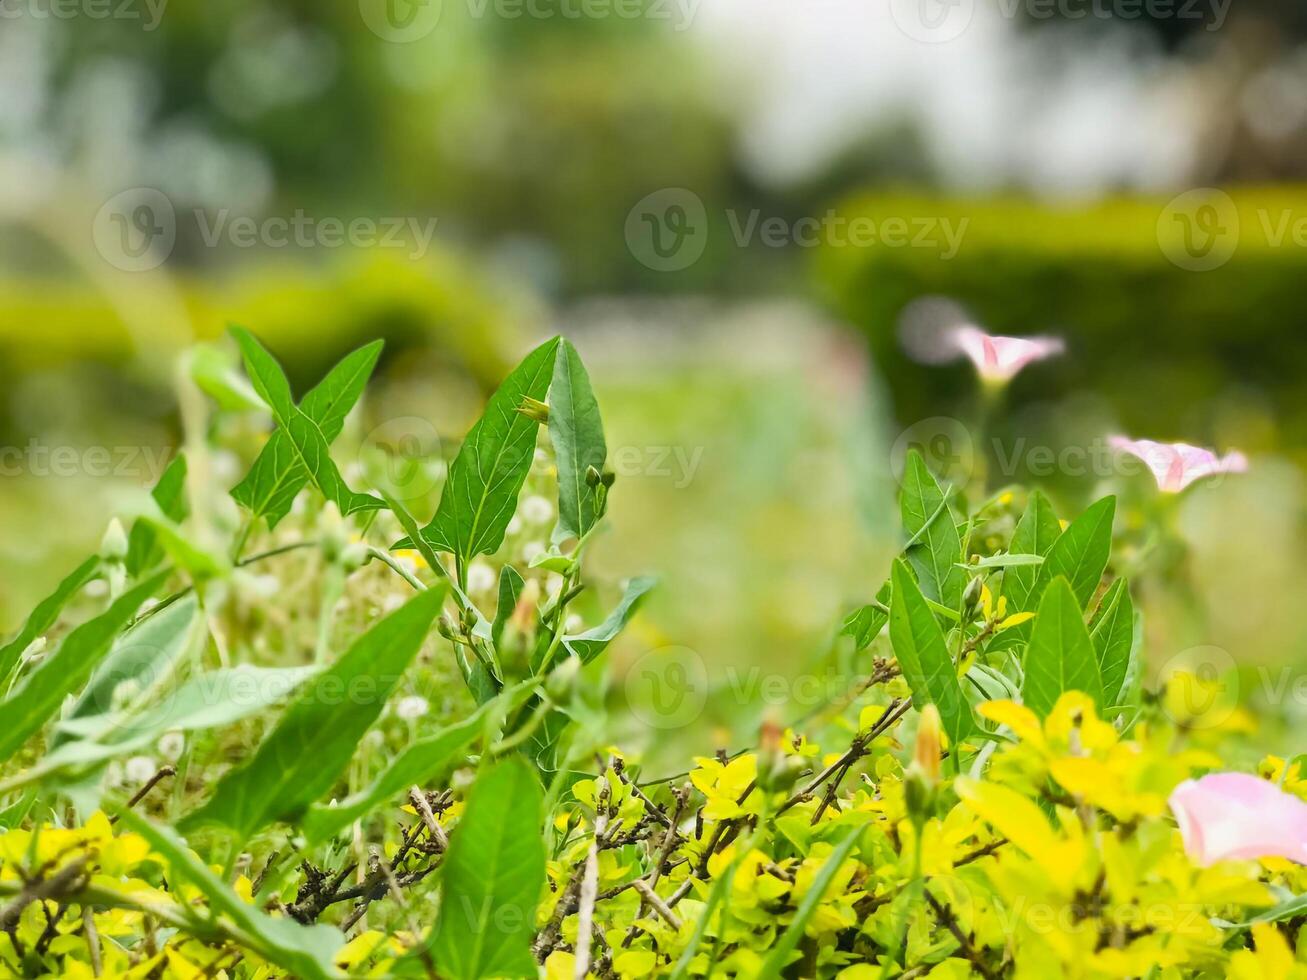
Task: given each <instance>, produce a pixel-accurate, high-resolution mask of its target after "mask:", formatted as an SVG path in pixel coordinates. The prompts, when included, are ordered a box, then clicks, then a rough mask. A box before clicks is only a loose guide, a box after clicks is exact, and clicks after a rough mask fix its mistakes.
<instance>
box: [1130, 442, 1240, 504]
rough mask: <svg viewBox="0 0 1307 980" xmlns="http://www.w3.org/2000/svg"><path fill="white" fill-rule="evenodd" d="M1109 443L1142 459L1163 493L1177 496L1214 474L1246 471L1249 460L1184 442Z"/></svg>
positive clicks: (1234, 453)
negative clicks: (1219, 454)
mask: <svg viewBox="0 0 1307 980" xmlns="http://www.w3.org/2000/svg"><path fill="white" fill-rule="evenodd" d="M1109 442H1110V443H1111V444H1112V447H1113V448H1114V449H1119V450H1120V451H1121V452H1125V453H1129V454H1130V455H1132V456H1137V457H1139V458H1140V459H1142V460H1143V461H1144V463H1145V464H1146V465H1147V466H1148V468H1149V469H1150V470H1152V472H1153V477H1154V478H1155V479H1156V480H1157V486H1158V488H1159V489H1160V490H1161V491H1162V492H1163V493H1179V492H1180V491H1181V490H1183V489H1184V488H1185V487H1187V486H1189V484H1191V483H1193V482H1194V481H1195V480H1201V479H1202V478H1203V477H1205V476H1212V475H1213V474H1215V473H1243V472H1245V471H1246V470H1247V469H1248V458H1247V457H1246V456H1244V454H1243V453H1240V452H1229V453H1226V454H1225V455H1224V456H1217V455H1216V453H1214V452H1212V451H1211V450H1210V449H1200V448H1199V447H1197V446H1190V445H1189V444H1188V443H1184V442H1153V441H1152V440H1151V439H1127V438H1126V437H1125V436H1112V438H1111V439H1110V440H1109Z"/></svg>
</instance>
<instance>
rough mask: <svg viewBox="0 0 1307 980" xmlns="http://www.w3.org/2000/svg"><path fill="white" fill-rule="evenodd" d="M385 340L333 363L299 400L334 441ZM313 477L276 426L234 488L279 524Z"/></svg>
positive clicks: (325, 435)
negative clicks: (324, 374) (243, 477)
mask: <svg viewBox="0 0 1307 980" xmlns="http://www.w3.org/2000/svg"><path fill="white" fill-rule="evenodd" d="M382 344H383V342H382V341H380V340H378V341H374V342H373V343H370V344H367V345H366V346H364V347H360V348H359V349H358V350H356V351H354V352H353V353H351V354H349V355H347V356H346V357H344V358H343V359H342V360H341V361H340V363H339V364H337V365H336V366H335V367H333V368H332V369H331V370H330V371H329V372H328V373H327V376H326V377H325V378H323V379H322V380H321V381H320V382H319V383H318V384H317V385H316V386H315V387H314V388H313V389H312V390H311V391H309V393H308V394H307V395H305V396H304V399H303V400H302V401H301V402H300V411H302V412H303V413H304V414H305V415H306V416H308V418H309V419H310V421H312V422H314V423H315V424H316V425H317V426H318V428H319V429H320V430H321V431H322V437H323V439H325V440H326V442H327V444H328V445H330V444H331V443H332V442H334V441H335V440H336V437H337V436H339V435H340V431H341V429H343V428H344V427H345V417H346V416H347V415H349V412H350V409H352V408H353V407H354V405H355V403H356V402H358V400H359V397H360V396H361V395H362V394H363V389H364V387H365V386H366V385H367V383H368V378H370V377H371V376H372V370H373V368H374V367H376V364H377V358H378V357H379V356H380V354H381V348H382ZM309 479H310V475H309V472H308V471H307V470H306V469H305V468H304V464H303V463H302V462H301V461H300V458H299V455H298V454H297V453H296V451H295V447H294V446H293V445H292V444H291V442H290V436H289V435H288V434H287V433H286V431H285V430H284V429H280V428H279V429H277V430H276V431H275V432H273V434H272V436H271V437H270V438H269V439H268V442H267V444H266V445H265V446H264V447H263V451H262V452H260V453H259V456H258V458H257V459H256V460H255V461H254V465H253V466H252V467H250V471H249V473H248V474H246V476H245V479H243V480H241V482H240V483H238V484H237V485H236V487H235V488H234V489H233V490H232V492H231V495H232V496H233V497H234V498H235V499H236V502H237V503H239V504H241V505H243V506H244V507H245V508H246V509H248V510H249V511H250V512H251V513H253V514H254V516H255V517H264V518H266V519H267V521H268V527H269V528H274V527H276V526H277V523H278V522H279V521H280V520H281V519H282V518H283V517H285V516H286V514H287V513H289V512H290V508H291V504H292V503H294V501H295V496H296V495H297V494H298V493H299V492H300V490H302V489H303V488H304V484H306V483H307V482H308V481H309Z"/></svg>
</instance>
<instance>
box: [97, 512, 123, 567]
mask: <svg viewBox="0 0 1307 980" xmlns="http://www.w3.org/2000/svg"><path fill="white" fill-rule="evenodd" d="M100 557H101V558H103V559H104V560H105V561H114V562H118V561H122V560H123V559H124V558H126V557H127V532H126V531H124V530H123V526H122V522H121V521H119V520H118V518H116V517H115V518H114V519H113V520H111V521H110V522H109V526H108V527H107V528H105V529H104V537H102V538H101V539H100Z"/></svg>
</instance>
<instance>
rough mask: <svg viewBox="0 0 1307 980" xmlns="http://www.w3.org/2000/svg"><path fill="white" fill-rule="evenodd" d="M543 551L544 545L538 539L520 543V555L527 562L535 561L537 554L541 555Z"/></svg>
mask: <svg viewBox="0 0 1307 980" xmlns="http://www.w3.org/2000/svg"><path fill="white" fill-rule="evenodd" d="M544 553H545V546H544V545H542V544H541V543H540V542H539V541H528V542H527V543H526V544H524V545H522V557H523V558H524V559H525V560H526V561H528V562H531V561H535V559H536V557H537V556H538V555H543V554H544Z"/></svg>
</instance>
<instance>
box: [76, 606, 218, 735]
mask: <svg viewBox="0 0 1307 980" xmlns="http://www.w3.org/2000/svg"><path fill="white" fill-rule="evenodd" d="M198 611H199V603H198V602H197V601H196V599H195V596H193V595H189V596H184V597H182V598H181V599H178V600H177V601H176V602H174V603H172V604H171V605H170V606H168V607H167V608H165V609H162V610H160V611H159V612H156V613H155V614H154V615H152V616H150V618H148V619H146V620H145V621H144V622H142V623H140V624H139V625H137V626H134V627H133V628H132V629H129V630H128V631H127V632H125V633H123V634H122V635H121V636H120V637H118V639H117V640H116V641H115V642H114V644H113V647H112V648H111V649H110V650H109V653H108V655H107V656H106V657H105V658H104V659H103V660H101V661H100V663H99V665H98V666H97V667H96V668H95V671H94V672H93V673H92V674H91V679H90V681H88V682H87V685H86V688H85V689H84V690H83V691H82V693H81V695H80V696H79V697H78V699H77V701H76V703H75V704H74V705H73V707H72V709H71V710H70V711H68V712H67V714H65V715H64V717H63V719H62V720H61V721H60V723H59V728H60V732H66V731H67V726H68V723H69V722H72V721H77V720H79V719H87V718H92V717H95V716H106V717H107V716H109V714H110V713H111V712H112V711H113V710H114V707H115V705H114V693H115V692H116V691H118V689H119V686H120V685H124V684H126V685H129V686H130V687H131V688H132V689H134V690H135V691H136V692H137V694H138V696H141V695H147V694H148V693H149V692H150V691H151V690H153V689H155V688H157V687H159V685H160V684H162V683H165V682H166V681H167V680H168V679H169V678H170V677H171V676H172V673H173V670H174V669H175V668H176V665H177V662H178V660H180V658H181V656H182V654H183V653H184V652H185V651H186V647H187V640H189V639H190V637H191V630H192V628H193V627H194V624H195V620H196V613H197V612H198ZM108 724H110V725H112V722H108ZM66 740H67V738H66V735H63V734H59V733H56V735H55V737H54V738H53V739H52V740H51V744H52V745H56V746H57V745H59V744H60V743H61V742H64V741H66Z"/></svg>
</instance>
